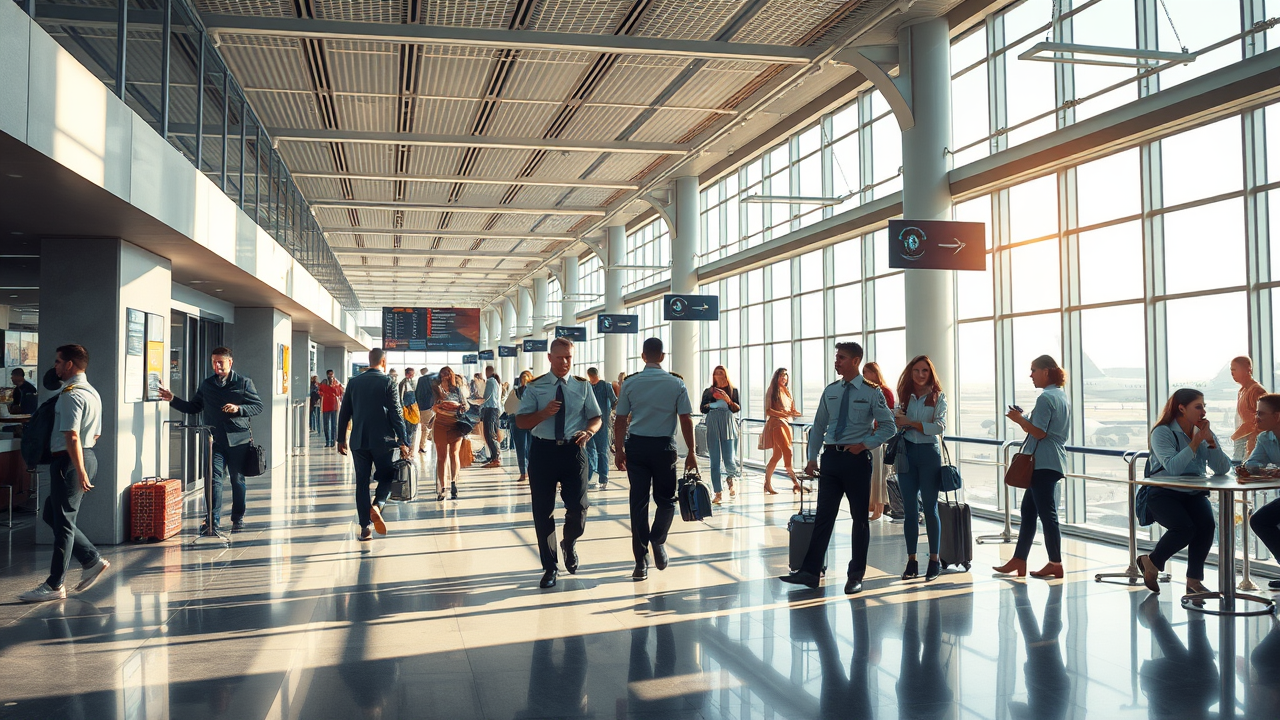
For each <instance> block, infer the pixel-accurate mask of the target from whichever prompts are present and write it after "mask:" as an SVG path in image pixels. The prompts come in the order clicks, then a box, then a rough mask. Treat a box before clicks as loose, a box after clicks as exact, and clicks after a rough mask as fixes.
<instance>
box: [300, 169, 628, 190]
mask: <svg viewBox="0 0 1280 720" xmlns="http://www.w3.org/2000/svg"><path fill="white" fill-rule="evenodd" d="M291 174H292V175H293V177H294V178H304V177H309V178H323V179H326V180H385V181H387V182H422V183H448V184H453V183H470V184H472V185H528V186H530V187H569V188H600V189H604V190H636V189H638V188H639V187H640V186H639V185H637V184H635V183H628V182H623V181H619V180H591V179H587V180H579V179H573V180H567V179H553V178H521V179H519V180H513V179H511V178H509V177H506V178H499V177H470V176H467V175H362V174H359V173H338V172H295V173H291Z"/></svg>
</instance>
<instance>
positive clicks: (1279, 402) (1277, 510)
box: [1236, 393, 1280, 590]
mask: <svg viewBox="0 0 1280 720" xmlns="http://www.w3.org/2000/svg"><path fill="white" fill-rule="evenodd" d="M1254 418H1255V422H1256V425H1257V429H1258V431H1259V434H1258V438H1257V444H1256V445H1254V446H1253V452H1252V453H1250V455H1249V459H1248V460H1245V461H1244V465H1243V466H1241V467H1239V468H1236V474H1237V475H1251V474H1255V473H1257V472H1258V471H1260V470H1262V469H1263V468H1265V467H1266V466H1268V465H1280V440H1277V439H1276V428H1278V427H1280V395H1278V394H1276V393H1270V394H1267V395H1263V396H1262V397H1260V398H1258V409H1257V413H1256V414H1255V415H1254ZM1249 527H1250V528H1252V529H1253V534H1254V535H1257V536H1258V539H1259V540H1261V541H1262V544H1263V545H1266V546H1267V549H1268V550H1270V551H1271V554H1272V555H1280V499H1276V500H1272V501H1271V502H1269V503H1267V504H1266V505H1263V506H1262V507H1260V508H1258V509H1257V510H1255V511H1254V512H1253V517H1251V518H1249ZM1270 587H1271V589H1272V590H1280V580H1272V581H1271V582H1270Z"/></svg>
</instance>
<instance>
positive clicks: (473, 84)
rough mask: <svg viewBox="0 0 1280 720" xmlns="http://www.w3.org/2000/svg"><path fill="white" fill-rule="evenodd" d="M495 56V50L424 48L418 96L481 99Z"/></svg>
mask: <svg viewBox="0 0 1280 720" xmlns="http://www.w3.org/2000/svg"><path fill="white" fill-rule="evenodd" d="M493 54H494V50H493V48H468V47H454V46H443V45H425V46H423V47H422V67H421V68H420V70H419V72H420V75H421V80H420V81H419V86H418V92H419V93H420V94H422V95H435V96H442V97H461V98H478V97H480V95H481V94H482V93H483V92H484V84H485V82H486V80H487V79H488V77H489V72H490V70H491V68H492V67H493V62H494V61H493Z"/></svg>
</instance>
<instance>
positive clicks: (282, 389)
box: [276, 343, 289, 395]
mask: <svg viewBox="0 0 1280 720" xmlns="http://www.w3.org/2000/svg"><path fill="white" fill-rule="evenodd" d="M276 394H277V395H288V394H289V346H288V345H285V344H284V343H277V344H276Z"/></svg>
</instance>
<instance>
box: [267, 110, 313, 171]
mask: <svg viewBox="0 0 1280 720" xmlns="http://www.w3.org/2000/svg"><path fill="white" fill-rule="evenodd" d="M257 107H258V106H257V105H254V108H255V109H256V108H257ZM258 117H259V118H261V117H262V116H261V115H259V116H258ZM280 156H281V157H282V158H284V165H285V167H287V168H289V171H290V172H333V155H331V154H329V147H328V146H327V145H322V144H320V143H298V142H282V143H280Z"/></svg>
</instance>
